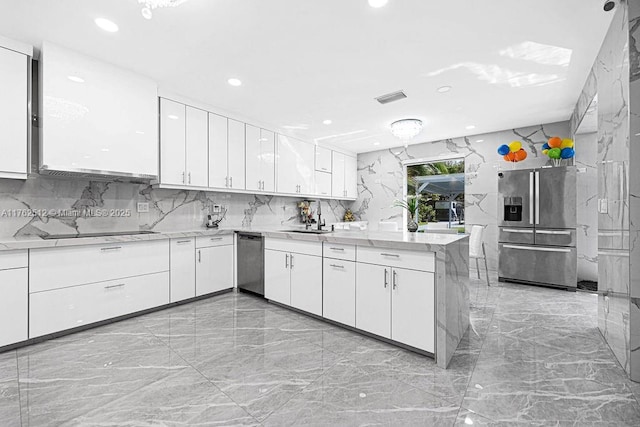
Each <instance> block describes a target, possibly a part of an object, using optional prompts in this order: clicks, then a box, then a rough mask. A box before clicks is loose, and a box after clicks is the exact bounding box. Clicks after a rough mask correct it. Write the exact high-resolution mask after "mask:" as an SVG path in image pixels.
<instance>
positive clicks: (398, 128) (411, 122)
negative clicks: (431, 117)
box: [391, 119, 422, 139]
mask: <svg viewBox="0 0 640 427" xmlns="http://www.w3.org/2000/svg"><path fill="white" fill-rule="evenodd" d="M420 132H422V120H418V119H402V120H398V121H395V122H393V123H391V133H392V134H393V136H395V137H396V138H400V139H411V138H413V137H414V136H416V135H418V134H419V133H420Z"/></svg>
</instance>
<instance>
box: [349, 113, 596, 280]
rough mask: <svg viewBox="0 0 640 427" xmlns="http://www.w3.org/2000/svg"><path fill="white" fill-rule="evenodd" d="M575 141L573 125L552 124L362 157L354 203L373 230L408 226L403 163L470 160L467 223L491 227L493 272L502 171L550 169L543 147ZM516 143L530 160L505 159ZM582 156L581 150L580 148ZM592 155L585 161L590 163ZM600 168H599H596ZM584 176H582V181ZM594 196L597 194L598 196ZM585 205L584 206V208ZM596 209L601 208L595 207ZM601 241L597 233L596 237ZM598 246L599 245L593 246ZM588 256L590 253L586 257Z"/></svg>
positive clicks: (487, 239)
mask: <svg viewBox="0 0 640 427" xmlns="http://www.w3.org/2000/svg"><path fill="white" fill-rule="evenodd" d="M555 135H558V136H561V137H569V136H570V131H569V122H559V123H551V124H545V125H540V126H531V127H525V128H519V129H511V130H505V131H501V132H494V133H489V134H483V135H474V136H468V137H463V138H453V139H446V140H441V141H434V142H427V143H423V144H417V145H410V146H408V147H406V148H405V147H399V148H393V149H389V150H382V151H374V152H370V153H364V154H360V155H358V193H359V196H358V199H357V200H356V202H355V203H354V205H353V210H354V213H355V214H356V216H357V217H358V218H360V219H362V220H368V221H369V226H370V227H371V228H372V229H375V227H377V224H378V222H379V221H381V220H384V221H395V222H397V223H398V224H399V225H400V226H402V210H401V209H400V208H395V207H392V205H393V202H394V200H396V199H401V198H402V196H403V188H402V186H403V180H404V176H403V161H405V160H412V159H420V160H422V159H433V158H440V157H443V156H449V157H450V158H455V157H464V158H465V174H466V176H465V205H466V206H465V219H466V225H467V226H471V225H474V224H480V225H482V226H483V227H485V235H484V240H485V245H486V246H487V258H488V261H489V268H490V269H492V270H497V267H498V226H497V224H498V213H497V209H498V199H497V196H498V180H497V173H498V171H500V170H508V169H512V168H514V167H515V168H517V169H527V168H535V167H540V166H544V165H547V164H548V163H549V160H548V158H547V157H546V156H545V155H543V154H542V153H541V147H542V145H543V144H544V143H545V142H546V141H547V140H548V139H549V137H551V136H555ZM513 140H519V141H522V143H523V147H524V149H525V150H527V152H528V158H527V159H526V160H525V161H523V162H520V163H517V164H515V165H513V164H510V163H507V162H505V161H504V160H502V158H501V157H500V156H499V155H498V154H497V152H496V150H497V148H498V146H499V145H501V144H505V143H509V142H511V141H513ZM576 150H577V151H578V152H579V151H580V147H579V146H578V145H576ZM587 159H588V158H587V157H585V158H584V161H585V162H586V161H587ZM592 166H595V165H592ZM581 179H583V178H582V174H578V180H581ZM590 189H591V193H588V191H587V189H585V192H584V197H585V200H586V199H587V198H594V197H595V194H596V191H597V189H596V188H594V187H593V186H592V187H590ZM592 193H593V194H592ZM580 202H581V201H579V202H578V203H579V204H580ZM594 209H595V207H594ZM590 236H591V238H592V239H595V236H593V233H591V234H590ZM593 244H594V245H595V243H593ZM583 255H584V254H583ZM582 259H583V261H584V262H591V263H595V262H596V260H595V259H594V257H593V256H592V255H591V254H589V255H584V256H582Z"/></svg>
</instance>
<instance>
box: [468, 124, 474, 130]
mask: <svg viewBox="0 0 640 427" xmlns="http://www.w3.org/2000/svg"><path fill="white" fill-rule="evenodd" d="M475 128H476V127H475V126H474V125H469V126H467V127H466V129H467V130H472V129H475Z"/></svg>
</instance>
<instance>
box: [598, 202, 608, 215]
mask: <svg viewBox="0 0 640 427" xmlns="http://www.w3.org/2000/svg"><path fill="white" fill-rule="evenodd" d="M598 212H599V213H601V214H606V213H609V200H607V199H598Z"/></svg>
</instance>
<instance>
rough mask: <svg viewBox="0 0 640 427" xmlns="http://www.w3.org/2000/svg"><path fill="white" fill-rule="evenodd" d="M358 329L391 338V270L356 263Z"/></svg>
mask: <svg viewBox="0 0 640 427" xmlns="http://www.w3.org/2000/svg"><path fill="white" fill-rule="evenodd" d="M356 328H358V329H362V330H363V331H367V332H371V333H372V334H376V335H380V336H381V337H385V338H391V268H390V267H385V266H381V265H373V264H363V263H359V262H358V263H356Z"/></svg>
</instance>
